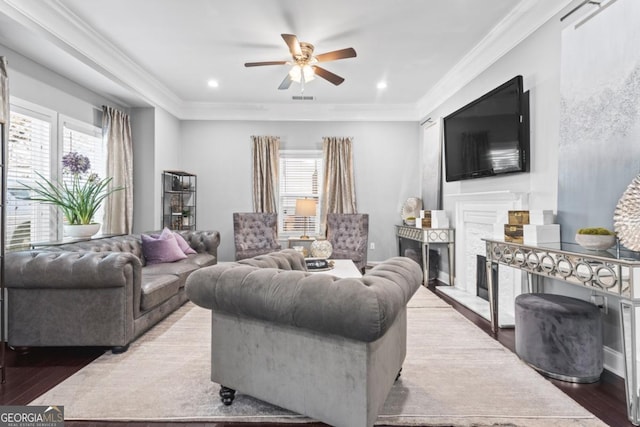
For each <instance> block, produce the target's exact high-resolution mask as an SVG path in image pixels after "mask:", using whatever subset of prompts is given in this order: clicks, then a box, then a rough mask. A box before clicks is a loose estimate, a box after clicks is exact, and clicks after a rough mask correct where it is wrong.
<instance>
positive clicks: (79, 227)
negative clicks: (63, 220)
mask: <svg viewBox="0 0 640 427" xmlns="http://www.w3.org/2000/svg"><path fill="white" fill-rule="evenodd" d="M63 228H64V235H65V237H73V238H76V239H78V238H86V237H91V236H93V235H94V234H96V233H97V232H98V230H100V224H99V223H97V222H94V223H92V224H64V225H63Z"/></svg>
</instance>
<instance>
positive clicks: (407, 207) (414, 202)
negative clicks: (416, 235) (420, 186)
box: [402, 197, 422, 225]
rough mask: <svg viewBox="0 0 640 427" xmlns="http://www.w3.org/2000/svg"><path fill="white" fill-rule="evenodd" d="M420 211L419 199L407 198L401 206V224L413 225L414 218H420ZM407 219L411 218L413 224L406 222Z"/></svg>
mask: <svg viewBox="0 0 640 427" xmlns="http://www.w3.org/2000/svg"><path fill="white" fill-rule="evenodd" d="M420 209H422V199H420V198H419V197H409V198H408V199H407V201H406V202H404V205H402V222H403V223H405V224H406V225H414V224H415V223H416V218H418V216H420ZM409 218H413V220H414V222H413V224H410V223H409V222H407V221H408V220H409Z"/></svg>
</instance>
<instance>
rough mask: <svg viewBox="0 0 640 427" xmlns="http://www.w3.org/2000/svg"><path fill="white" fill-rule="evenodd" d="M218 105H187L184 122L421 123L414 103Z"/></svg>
mask: <svg viewBox="0 0 640 427" xmlns="http://www.w3.org/2000/svg"><path fill="white" fill-rule="evenodd" d="M304 102H305V101H301V103H296V104H215V103H197V102H189V103H184V104H183V107H182V110H181V111H182V115H181V116H179V117H178V118H179V119H181V120H261V121H272V120H277V121H334V122H342V121H398V122H401V121H412V122H417V121H418V115H417V110H416V107H415V105H414V104H397V105H365V104H304Z"/></svg>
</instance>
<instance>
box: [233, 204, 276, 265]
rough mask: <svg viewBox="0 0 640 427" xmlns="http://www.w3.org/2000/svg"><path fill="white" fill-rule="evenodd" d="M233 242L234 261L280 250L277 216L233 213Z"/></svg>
mask: <svg viewBox="0 0 640 427" xmlns="http://www.w3.org/2000/svg"><path fill="white" fill-rule="evenodd" d="M233 240H234V242H235V245H236V261H238V260H241V259H244V258H252V257H254V256H256V255H262V254H266V253H269V252H274V251H278V250H280V249H281V247H280V244H279V243H278V214H276V213H261V212H234V214H233Z"/></svg>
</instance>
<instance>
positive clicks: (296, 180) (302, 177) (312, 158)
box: [278, 150, 322, 238]
mask: <svg viewBox="0 0 640 427" xmlns="http://www.w3.org/2000/svg"><path fill="white" fill-rule="evenodd" d="M321 186H322V152H321V151H307V152H298V151H286V150H283V151H281V153H280V179H279V201H278V205H279V206H278V212H279V215H278V235H279V236H280V237H285V238H286V237H297V236H300V235H302V234H303V232H304V229H305V221H306V224H307V225H306V229H307V234H309V235H317V234H318V233H319V232H320V223H319V221H318V219H319V212H320V195H321V194H322V191H321ZM305 197H306V198H310V199H314V200H316V202H317V204H316V206H317V209H316V215H315V216H313V217H302V216H297V215H296V214H295V212H296V199H301V198H305Z"/></svg>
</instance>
